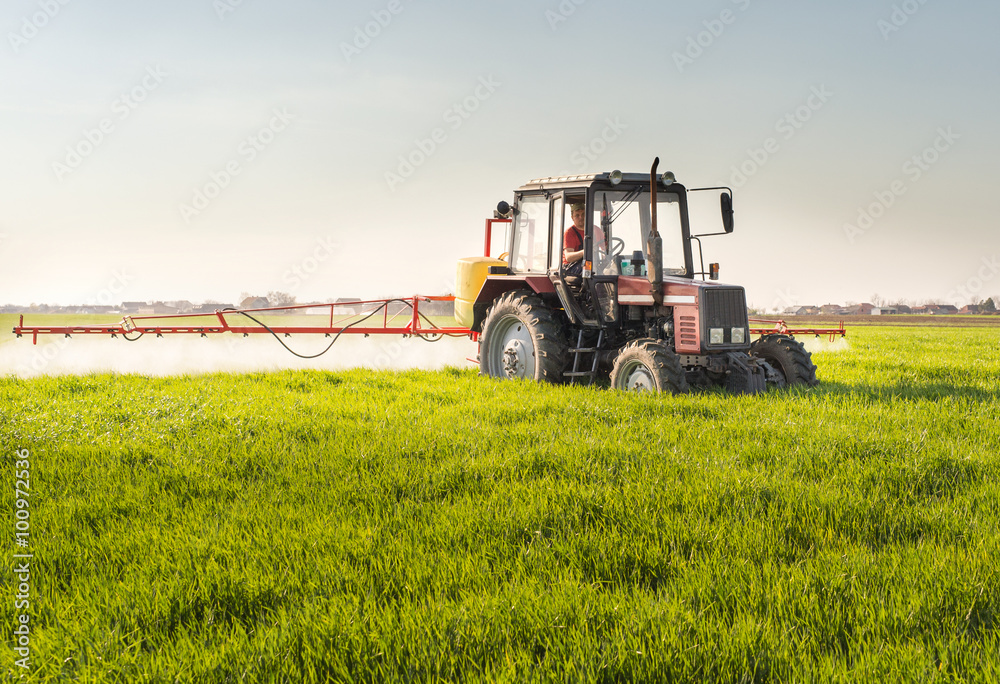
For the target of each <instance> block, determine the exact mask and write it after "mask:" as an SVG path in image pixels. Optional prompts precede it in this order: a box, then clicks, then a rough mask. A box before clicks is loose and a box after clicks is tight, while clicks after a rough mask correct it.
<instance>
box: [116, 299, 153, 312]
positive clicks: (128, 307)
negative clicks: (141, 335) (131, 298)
mask: <svg viewBox="0 0 1000 684" xmlns="http://www.w3.org/2000/svg"><path fill="white" fill-rule="evenodd" d="M147 308H149V304H147V303H146V302H122V313H126V314H137V313H139V310H140V309H147Z"/></svg>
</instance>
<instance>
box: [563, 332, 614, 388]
mask: <svg viewBox="0 0 1000 684" xmlns="http://www.w3.org/2000/svg"><path fill="white" fill-rule="evenodd" d="M583 333H584V331H583V330H581V331H580V332H579V334H578V335H577V337H576V347H572V348H570V349H569V353H570V354H572V355H573V370H571V371H567V372H565V373H563V375H564V376H566V377H567V378H569V384H571V385H575V384H576V381H577V379H582V378H587V384H588V385H592V384H594V380H596V379H597V362H598V361H599V360H600V351H601V345H602V344H603V343H604V331H603V330H600V331H598V333H597V346H594V347H584V346H583ZM581 354H592V355H593V358H592V360H591V364H590V370H580V363H581V361H580V355H581Z"/></svg>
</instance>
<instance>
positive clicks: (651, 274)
mask: <svg viewBox="0 0 1000 684" xmlns="http://www.w3.org/2000/svg"><path fill="white" fill-rule="evenodd" d="M659 165H660V158H659V157H657V158H656V159H655V160H653V168H652V169H650V171H649V200H650V205H649V211H650V218H651V230H650V233H649V240H648V241H647V242H646V260H647V263H648V265H649V266H648V268H647V269H646V275H647V277H648V278H649V291H650V293H651V294H652V295H653V303H654V304H656V306H660V305H661V304H663V238H661V237H660V231H659V230H658V229H657V227H656V188H657V185H658V183H659V178H657V176H656V169H657V167H658V166H659Z"/></svg>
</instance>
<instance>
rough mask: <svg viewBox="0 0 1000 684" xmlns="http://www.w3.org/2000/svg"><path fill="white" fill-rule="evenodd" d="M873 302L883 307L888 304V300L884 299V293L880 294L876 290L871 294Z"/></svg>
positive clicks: (874, 304)
mask: <svg viewBox="0 0 1000 684" xmlns="http://www.w3.org/2000/svg"><path fill="white" fill-rule="evenodd" d="M871 303H872V306H877V307H882V306H885V305H886V301H885V300H884V299H882V295H880V294H879V293H878V292H876V293H875V294H873V295H872V296H871Z"/></svg>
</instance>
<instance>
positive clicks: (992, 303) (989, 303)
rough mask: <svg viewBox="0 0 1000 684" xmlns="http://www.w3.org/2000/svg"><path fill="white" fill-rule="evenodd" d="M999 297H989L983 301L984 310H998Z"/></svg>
mask: <svg viewBox="0 0 1000 684" xmlns="http://www.w3.org/2000/svg"><path fill="white" fill-rule="evenodd" d="M997 299H1000V297H994V298H993V299H987V300H986V301H985V302H983V311H986V312H988V313H995V312H996V310H997V303H996V300H997Z"/></svg>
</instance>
